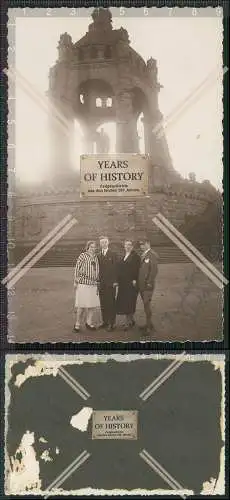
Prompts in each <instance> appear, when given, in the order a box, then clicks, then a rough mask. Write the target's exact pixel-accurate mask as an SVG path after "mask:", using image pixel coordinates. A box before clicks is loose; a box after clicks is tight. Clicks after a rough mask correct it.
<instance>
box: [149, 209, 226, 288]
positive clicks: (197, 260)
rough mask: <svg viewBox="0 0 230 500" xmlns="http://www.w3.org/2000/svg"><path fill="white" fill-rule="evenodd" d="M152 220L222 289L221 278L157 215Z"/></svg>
mask: <svg viewBox="0 0 230 500" xmlns="http://www.w3.org/2000/svg"><path fill="white" fill-rule="evenodd" d="M152 220H153V222H154V223H155V224H156V225H157V226H158V227H159V228H160V229H161V230H162V231H163V232H164V233H165V234H166V236H168V237H169V238H170V239H171V240H172V241H173V242H174V243H175V244H176V245H177V246H178V248H180V250H182V252H184V254H185V255H187V256H188V257H189V258H190V259H191V260H192V262H194V264H196V265H197V267H199V269H201V271H203V273H204V274H206V275H207V276H208V278H209V279H210V280H211V281H212V282H213V283H215V285H217V286H218V288H220V289H223V286H224V284H223V280H222V281H220V279H219V278H217V277H216V276H215V275H214V274H213V273H212V272H211V271H209V269H208V268H207V267H206V266H205V265H204V264H203V263H202V262H201V261H200V260H199V259H198V258H197V257H196V256H195V255H194V254H193V253H192V252H191V250H189V249H188V248H187V246H185V245H184V243H182V242H181V241H180V240H179V238H177V236H176V235H175V234H173V233H172V231H171V230H169V229H168V228H167V227H166V226H165V224H163V223H162V222H161V221H160V220H159V219H158V218H157V217H154V218H153V219H152Z"/></svg>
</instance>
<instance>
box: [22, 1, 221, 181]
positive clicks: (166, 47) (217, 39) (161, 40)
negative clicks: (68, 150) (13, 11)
mask: <svg viewBox="0 0 230 500" xmlns="http://www.w3.org/2000/svg"><path fill="white" fill-rule="evenodd" d="M136 10H137V9H136ZM91 21H92V20H91V17H90V10H89V16H88V17H87V18H86V17H85V18H82V17H81V18H69V17H65V18H64V17H62V18H50V17H47V18H44V17H40V18H38V17H36V18H17V21H16V67H17V69H18V70H19V71H20V73H21V74H22V75H23V76H24V77H25V78H26V79H27V80H28V81H29V82H31V83H32V84H33V85H34V86H36V88H37V89H38V90H39V91H41V92H45V91H46V90H47V89H48V71H49V68H50V66H52V65H53V64H54V63H55V61H56V59H57V43H58V40H59V37H60V34H61V33H63V32H65V31H67V32H68V33H69V34H70V35H71V36H72V38H73V41H74V42H75V41H77V40H79V38H81V37H82V36H83V35H84V34H85V32H86V31H87V29H88V25H89V23H90V22H91ZM113 26H114V28H119V27H121V26H123V27H124V28H126V29H127V30H128V32H129V37H130V42H131V46H132V47H133V48H134V49H135V50H136V51H137V52H139V54H140V55H141V56H142V57H143V58H144V59H145V61H146V60H147V59H148V58H149V57H153V58H154V59H157V61H158V75H159V81H160V83H161V84H162V85H163V86H164V88H163V89H161V91H160V95H159V103H160V110H161V111H162V113H163V114H164V116H165V117H167V115H168V114H170V113H171V111H172V110H173V109H174V108H175V107H176V106H177V105H178V104H179V103H180V102H181V101H183V99H185V98H186V96H187V95H188V94H189V93H190V92H192V91H193V90H194V89H196V87H197V86H198V85H200V84H201V83H202V81H203V80H204V79H205V78H207V77H208V75H209V74H210V73H211V72H213V71H214V70H215V68H216V67H217V66H221V64H222V20H221V18H218V17H202V18H201V17H200V18H197V17H187V18H182V17H180V18H179V17H175V18H173V17H169V18H166V17H161V18H159V17H157V18H154V17H151V18H147V17H139V18H138V17H135V18H134V17H130V18H127V17H126V18H118V17H116V18H114V19H113ZM16 123H17V126H16V148H17V162H16V163H17V164H16V168H17V172H18V173H19V174H20V175H21V176H23V177H25V176H26V177H27V178H28V179H29V178H31V179H35V178H38V179H39V177H40V176H41V175H42V172H43V171H44V169H45V168H46V161H47V158H46V155H45V152H46V151H47V148H48V140H49V137H48V126H47V116H46V114H45V113H44V111H42V110H41V109H40V108H39V107H38V105H37V104H36V103H34V102H33V101H32V100H31V99H30V98H29V97H28V95H26V94H25V93H24V91H22V90H21V89H20V86H19V85H17V92H16ZM221 123H222V82H221V77H220V78H219V79H218V77H216V78H214V79H213V81H212V84H211V85H209V87H208V88H206V90H205V91H204V92H203V94H202V95H201V97H200V98H199V100H197V101H195V103H193V105H192V106H191V107H190V108H189V109H188V110H187V111H186V112H184V113H182V114H181V115H180V117H179V118H178V119H177V120H175V121H174V122H173V124H172V125H171V126H170V127H168V128H166V136H167V140H168V144H169V149H170V153H171V156H172V160H173V164H174V167H175V168H176V169H177V170H178V171H179V172H180V173H181V174H182V175H183V176H187V175H188V173H189V172H195V173H196V176H197V179H198V180H203V179H209V180H210V181H211V182H212V183H213V184H214V185H215V186H217V187H221V182H222V130H221V126H222V125H221ZM31 160H32V161H31Z"/></svg>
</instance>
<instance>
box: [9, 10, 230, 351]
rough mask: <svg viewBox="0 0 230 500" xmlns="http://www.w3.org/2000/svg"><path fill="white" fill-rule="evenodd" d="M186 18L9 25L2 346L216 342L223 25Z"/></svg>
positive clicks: (212, 17) (73, 13)
mask: <svg viewBox="0 0 230 500" xmlns="http://www.w3.org/2000/svg"><path fill="white" fill-rule="evenodd" d="M197 10H198V9H197ZM197 10H196V9H192V8H191V9H190V8H186V9H168V8H167V9H166V8H162V9H157V8H151V9H147V8H135V9H134V8H129V9H128V8H125V9H124V8H121V9H119V8H110V9H109V8H108V9H107V8H101V7H100V8H87V9H83V8H80V9H65V8H56V9H41V8H34V9H30V8H24V9H20V8H16V9H9V12H8V16H9V17H8V19H9V21H8V41H9V59H8V61H9V64H8V68H7V70H6V73H7V76H8V86H9V101H8V102H9V120H8V140H9V144H8V151H9V155H8V172H9V182H8V186H9V192H8V207H9V208H8V221H9V223H8V256H9V273H8V276H7V277H6V279H5V283H6V284H7V287H8V296H9V308H8V309H9V331H8V340H9V342H19V343H23V342H40V343H45V342H51V343H55V342H75V343H76V342H77V343H78V342H118V341H119V342H134V341H149V340H150V341H162V342H166V341H170V342H173V341H179V342H184V341H210V340H218V341H221V340H222V336H223V331H222V330H223V288H224V286H225V285H226V284H227V280H226V278H225V277H224V275H223V221H222V218H223V199H222V192H223V165H222V158H223V137H222V120H223V79H224V78H225V76H224V75H225V68H223V62H222V52H223V18H222V9H221V8H217V9H213V8H204V9H199V12H198V13H197ZM198 14H199V15H198Z"/></svg>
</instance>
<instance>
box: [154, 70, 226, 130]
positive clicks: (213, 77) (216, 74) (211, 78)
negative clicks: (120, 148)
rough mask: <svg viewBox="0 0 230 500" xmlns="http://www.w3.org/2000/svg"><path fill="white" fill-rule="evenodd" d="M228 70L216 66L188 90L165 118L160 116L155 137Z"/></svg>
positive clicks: (155, 128)
mask: <svg viewBox="0 0 230 500" xmlns="http://www.w3.org/2000/svg"><path fill="white" fill-rule="evenodd" d="M227 71H228V67H227V66H225V67H224V68H222V67H220V66H217V67H216V68H215V69H214V70H213V71H212V72H211V73H210V74H209V75H208V76H207V77H206V78H205V79H204V80H203V81H202V82H201V83H200V84H199V85H198V86H197V87H196V88H195V89H194V90H192V92H190V93H189V94H188V95H187V96H186V97H185V99H183V101H181V102H180V103H179V104H178V105H177V106H176V107H175V108H174V109H173V110H172V111H171V112H170V113H169V114H168V116H166V117H165V118H162V120H160V121H159V122H158V123H157V124H156V125H155V127H154V128H153V132H154V133H155V134H156V136H157V138H161V137H162V135H164V133H165V128H168V127H169V126H170V125H173V123H174V122H175V120H177V119H178V118H180V115H181V114H182V113H183V112H186V110H187V109H188V108H190V107H191V106H192V105H193V104H194V103H195V102H197V101H198V99H200V97H201V96H202V95H203V94H204V91H206V90H207V87H208V85H210V84H211V83H214V82H215V81H217V80H218V79H219V78H220V76H223V75H224V74H225V73H226V72H227Z"/></svg>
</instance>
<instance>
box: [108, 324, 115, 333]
mask: <svg viewBox="0 0 230 500" xmlns="http://www.w3.org/2000/svg"><path fill="white" fill-rule="evenodd" d="M106 330H107V332H112V331H113V330H114V325H108V326H107V328H106Z"/></svg>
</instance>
